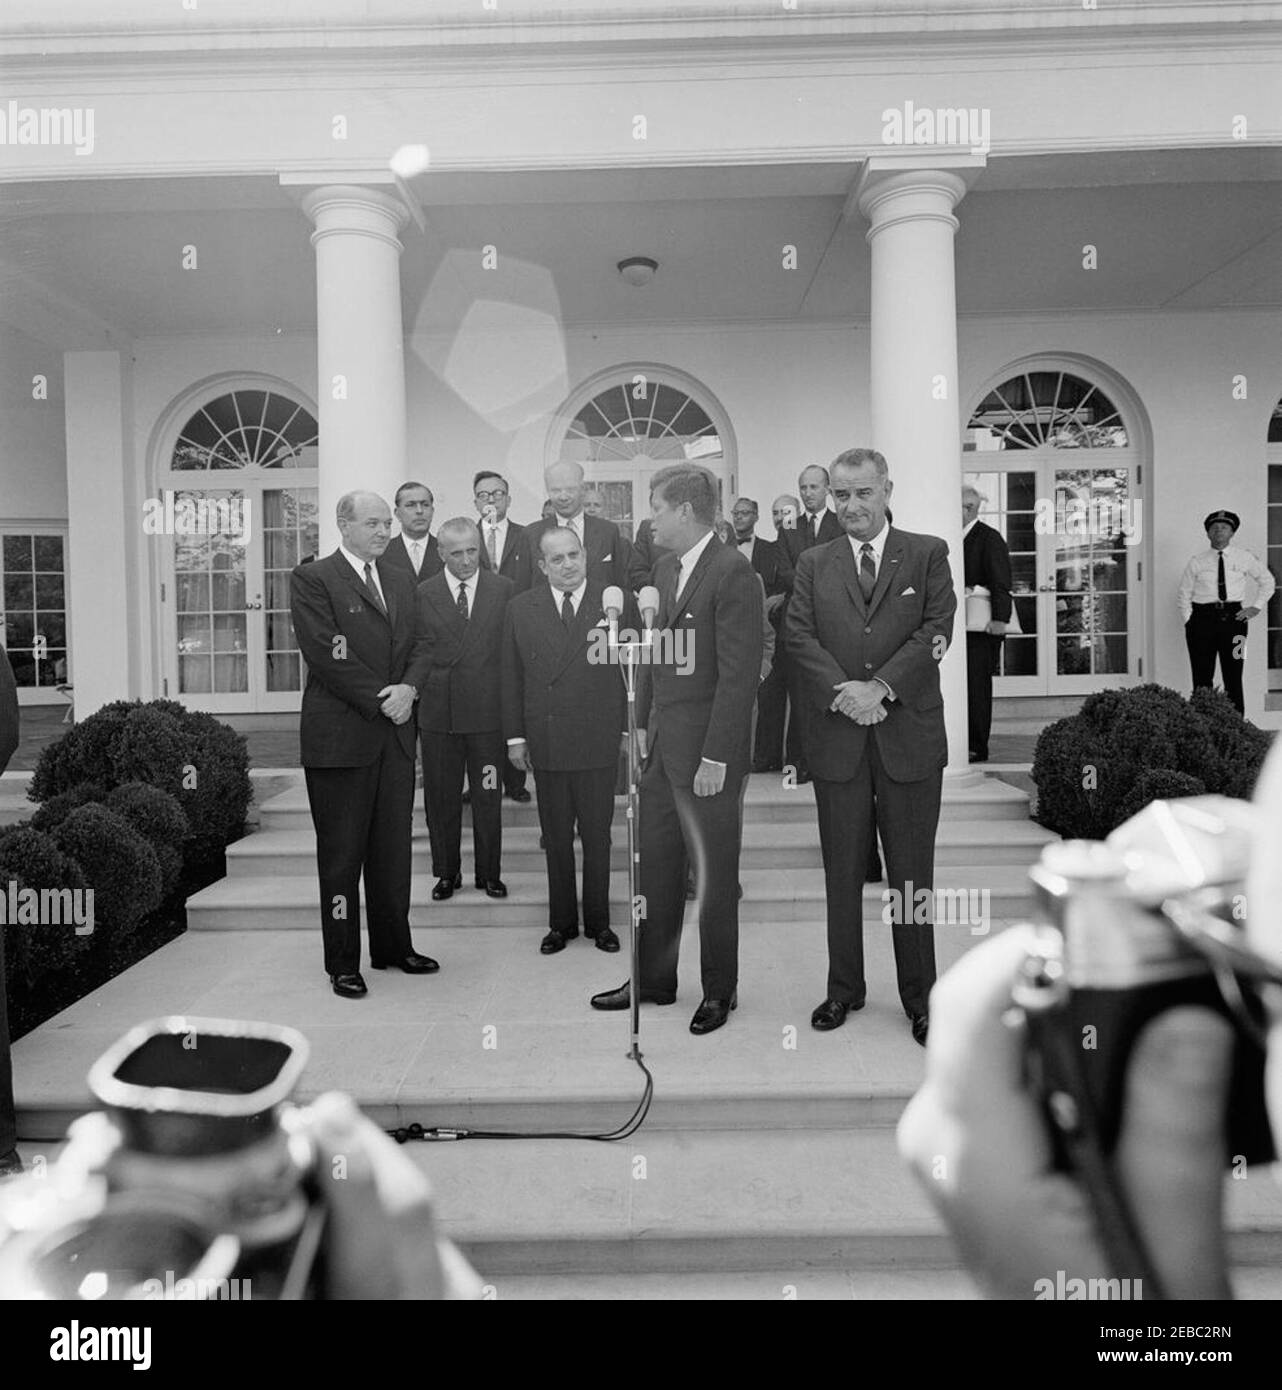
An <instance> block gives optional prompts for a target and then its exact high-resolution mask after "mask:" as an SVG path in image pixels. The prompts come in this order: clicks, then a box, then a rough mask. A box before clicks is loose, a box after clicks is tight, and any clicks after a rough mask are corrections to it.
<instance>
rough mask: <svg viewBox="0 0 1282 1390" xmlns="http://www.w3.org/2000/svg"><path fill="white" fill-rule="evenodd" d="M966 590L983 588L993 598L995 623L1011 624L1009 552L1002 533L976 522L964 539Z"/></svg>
mask: <svg viewBox="0 0 1282 1390" xmlns="http://www.w3.org/2000/svg"><path fill="white" fill-rule="evenodd" d="M962 560H963V562H964V563H965V567H966V587H967V588H968V589H969V588H971V587H972V586H973V585H975V584H982V585H983V586H984V588H986V589H987V590H988V591H989V592H990V593H991V594H992V596H993V598H992V603H993V621H994V622H995V623H1008V622H1010V610H1011V598H1010V583H1011V579H1010V549H1009V547H1008V546H1007V544H1006V542H1005V540H1003V539H1002V534H1001V532H1000V531H997V530H994V529H993V527H991V526H989V525H988V524H987V523H986V522H983V521H977V522H976V523H975V524H974V525H973V526H972V527H971V528H970V530H969V531H968V532H967V533H966V535H965V536H964V537H963V538H962Z"/></svg>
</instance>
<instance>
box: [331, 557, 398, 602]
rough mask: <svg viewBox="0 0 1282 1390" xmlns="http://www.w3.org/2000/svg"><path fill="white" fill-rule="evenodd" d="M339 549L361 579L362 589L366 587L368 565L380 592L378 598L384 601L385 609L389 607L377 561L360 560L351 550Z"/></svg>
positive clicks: (375, 585)
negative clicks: (379, 575) (366, 568)
mask: <svg viewBox="0 0 1282 1390" xmlns="http://www.w3.org/2000/svg"><path fill="white" fill-rule="evenodd" d="M338 548H339V550H340V551H341V552H342V554H343V556H344V558H345V559H346V560H347V563H348V564H349V565H351V567H352V568H353V569H354V570H355V571H356V574H357V576H358V578H359V579H360V581H361V587H362V588H363V587H364V585H365V566H366V564H368V565H369V572H370V577H371V578H372V579H373V581H374V587H375V588H376V589H377V590H378V596H379V598H380V599H382V601H383V607H384V608H386V607H387V598H386V597H385V595H384V594H383V585H382V583H381V581H380V580H379V577H378V563H377V561H375V560H368V561H366V560H362V559H361V558H360V556H359V555H353V554H352V552H351V551H350V550H348V548H347V547H346V546H345V545H340V546H339V547H338Z"/></svg>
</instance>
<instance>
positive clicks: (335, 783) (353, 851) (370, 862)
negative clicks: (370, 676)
mask: <svg viewBox="0 0 1282 1390" xmlns="http://www.w3.org/2000/svg"><path fill="white" fill-rule="evenodd" d="M305 775H306V778H307V800H308V803H309V805H310V806H311V809H312V825H313V826H314V827H315V829H316V862H317V865H318V866H319V871H320V893H321V932H322V934H323V936H324V941H325V970H326V973H328V974H330V975H351V974H354V973H355V972H356V971H357V970H359V969H360V968H361V906H360V894H359V891H358V890H359V885H360V882H361V878H362V875H363V876H364V880H365V911H366V913H367V914H368V916H369V956H370V961H371V962H372V963H377V962H390V961H393V960H396V959H398V958H400V957H402V956H405V955H407V954H408V953H409V952H410V951H412V950H413V949H414V948H413V945H412V943H411V941H410V919H409V912H410V837H411V834H412V833H413V821H414V759H413V758H410V757H407V756H406V754H405V751H404V749H403V748H402V747H401V745H400V743H399V742H397V740H396V738H395V734H394V731H393V728H392V725H391V724H390V723H389V724H388V727H387V737H386V739H385V740H384V743H383V751H382V753H381V755H380V756H379V757H378V758H377V759H376V760H375V761H374V762H372V763H370V764H369V765H368V766H366V767H309V768H306V769H305Z"/></svg>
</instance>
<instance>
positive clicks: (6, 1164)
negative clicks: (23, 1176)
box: [0, 1149, 22, 1178]
mask: <svg viewBox="0 0 1282 1390" xmlns="http://www.w3.org/2000/svg"><path fill="white" fill-rule="evenodd" d="M21 1172H22V1156H21V1155H20V1154H19V1153H18V1151H17V1149H10V1150H9V1152H8V1153H3V1154H0V1178H16V1177H17V1176H18V1174H19V1173H21Z"/></svg>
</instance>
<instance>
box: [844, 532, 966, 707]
mask: <svg viewBox="0 0 1282 1390" xmlns="http://www.w3.org/2000/svg"><path fill="white" fill-rule="evenodd" d="M976 519H978V518H976ZM846 535H847V538H848V539H849V541H850V548H851V550H853V551H854V552H855V573H856V574H858V573H859V569H860V566H861V565H862V564H863V561H864V557H863V555H862V553H861V552H862V551H863V548H864V545H865V544H868V545H870V546H872V563H873V570H874V574H875V576H876V578H880V577H881V557H882V553H883V552H884V551H885V549H886V539H887V537H888V536H889V535H890V523H889V522H888V521H883V522H882V523H881V530H880V531H878V532H877V534H876V535H875V536H873V537H872V538H871V539H870V540H868V541H867V542H864V541H857V540H856V539H855V538H854V536H852V535H850V533H849V532H847V533H846ZM873 680H875V681H877V682H878V683H879V684H880V685H884V686H885V687H886V693H887V694H888V695H889V696H890V698H891V699H892V700H894V699H896V698H897V697H896V695H895V692H894V691H893V690H892V689H891V688H890V683H889V682H888V681H884V680H882V678H881V677H880V676H874V677H873Z"/></svg>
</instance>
